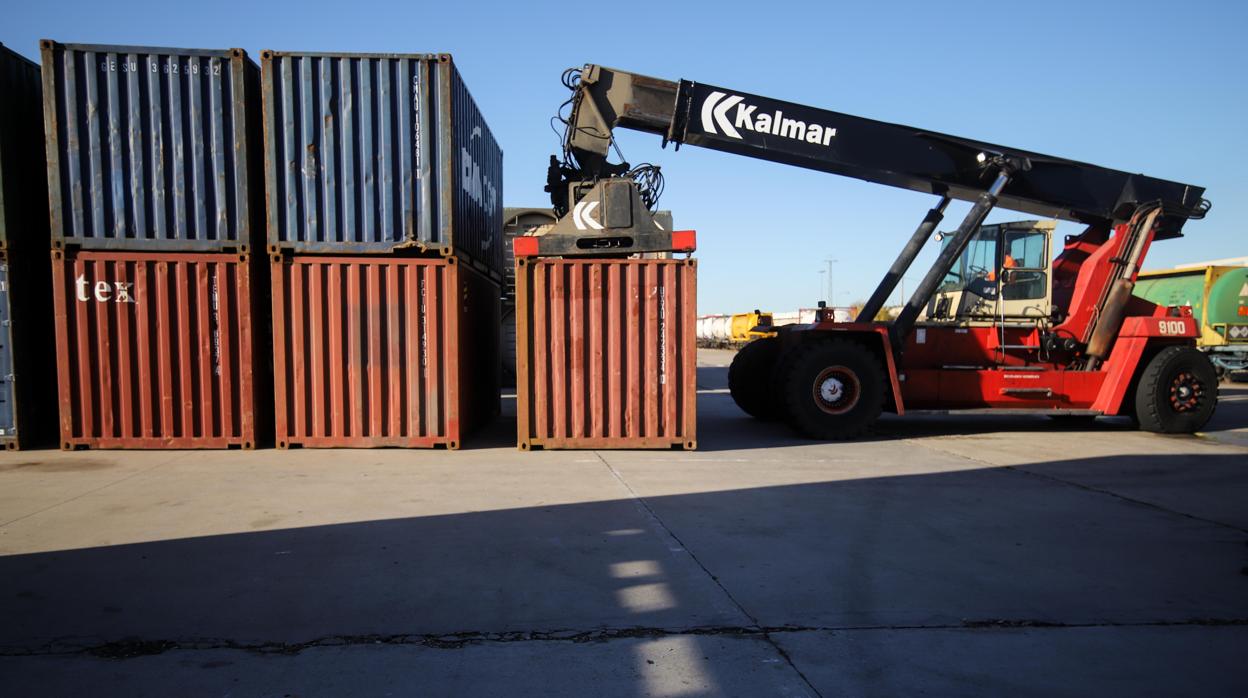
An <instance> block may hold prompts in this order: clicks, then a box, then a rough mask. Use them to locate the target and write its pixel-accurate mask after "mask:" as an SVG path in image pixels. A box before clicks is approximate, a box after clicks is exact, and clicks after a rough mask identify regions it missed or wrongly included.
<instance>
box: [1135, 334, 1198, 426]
mask: <svg viewBox="0 0 1248 698" xmlns="http://www.w3.org/2000/svg"><path fill="white" fill-rule="evenodd" d="M1217 404H1218V375H1217V372H1216V371H1215V370H1214V368H1213V363H1212V362H1210V361H1209V357H1207V356H1205V355H1204V353H1202V352H1200V351H1198V350H1196V349H1195V348H1193V347H1166V348H1165V349H1162V350H1161V352H1160V353H1158V354H1157V355H1156V356H1154V357H1153V358H1152V360H1151V361H1149V362H1148V365H1147V366H1145V367H1144V372H1143V373H1142V374H1140V383H1139V386H1137V388H1136V391H1135V416H1136V418H1137V419H1138V420H1139V422H1140V428H1141V429H1144V430H1145V431H1152V432H1157V433H1160V434H1191V433H1193V432H1195V431H1197V430H1199V429H1200V428H1201V427H1203V426H1205V423H1206V422H1208V421H1209V418H1210V417H1212V416H1213V410H1214V408H1215V407H1217Z"/></svg>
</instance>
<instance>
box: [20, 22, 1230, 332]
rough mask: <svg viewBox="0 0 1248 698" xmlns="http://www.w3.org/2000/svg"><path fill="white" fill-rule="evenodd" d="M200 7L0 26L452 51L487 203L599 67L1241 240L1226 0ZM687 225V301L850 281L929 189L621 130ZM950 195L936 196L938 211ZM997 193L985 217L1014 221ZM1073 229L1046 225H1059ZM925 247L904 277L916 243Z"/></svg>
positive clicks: (717, 307) (179, 41) (843, 295)
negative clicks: (1115, 193) (1089, 166)
mask: <svg viewBox="0 0 1248 698" xmlns="http://www.w3.org/2000/svg"><path fill="white" fill-rule="evenodd" d="M600 5H601V7H602V8H603V10H602V11H601V13H599V14H591V13H587V12H586V11H584V10H583V9H580V8H578V7H577V6H575V5H574V4H569V3H566V2H564V3H524V2H510V3H492V2H455V3H452V2H440V3H427V2H391V3H387V2H368V1H354V2H324V1H323V0H308V1H305V2H287V1H284V0H249V1H247V2H236V1H234V0H217V1H215V2H211V3H194V4H182V3H168V2H161V3H155V2H108V3H101V2H78V1H77V0H75V1H72V2H48V3H31V2H21V3H19V2H17V1H16V0H6V2H5V6H4V9H3V10H2V11H0V13H2V17H3V21H0V42H3V43H4V44H6V45H8V46H10V47H11V48H14V49H15V50H17V51H19V52H22V53H24V54H26V55H27V56H30V57H32V58H37V54H38V51H37V41H38V40H39V39H40V38H52V39H56V40H59V41H64V42H70V41H72V42H93V43H114V44H139V45H157V46H187V47H204V48H218V47H234V46H241V47H243V48H245V49H247V51H248V52H249V53H250V54H251V55H252V56H253V58H256V57H258V56H259V52H260V50H261V49H265V48H272V49H279V50H283V49H284V50H325V51H393V52H433V51H446V52H450V53H452V54H454V56H455V60H456V63H457V64H458V65H459V67H460V70H461V71H462V72H463V74H464V77H465V80H466V81H467V82H468V85H469V87H470V89H471V90H472V92H473V95H474V96H475V97H476V99H477V102H478V103H479V104H480V106H481V108H482V110H483V111H484V113H485V114H486V116H487V119H488V120H489V122H490V125H491V127H492V129H493V131H494V133H495V136H496V137H497V138H498V140H499V142H500V143H501V144H502V146H503V149H504V151H505V182H504V200H505V202H506V203H507V205H511V206H529V205H545V204H546V203H547V200H546V195H545V194H544V193H543V192H542V186H543V185H544V183H545V167H546V161H547V158H548V156H549V155H550V153H552V152H555V151H556V149H557V147H558V143H557V139H556V137H555V135H554V134H553V133H552V132H551V130H550V127H549V124H548V121H549V118H550V116H551V115H552V114H553V113H554V110H555V108H556V107H558V105H559V104H560V103H561V102H563V100H564V99H565V98H566V96H567V93H566V91H565V90H564V88H563V87H562V86H561V85H560V84H559V75H560V73H561V72H562V71H563V69H564V68H567V67H569V66H573V65H581V64H583V63H587V62H593V63H602V64H604V65H609V66H614V67H618V68H622V69H626V70H631V71H636V72H639V73H645V74H649V75H654V76H656V77H662V78H667V79H672V80H676V79H680V78H688V79H693V80H698V81H702V82H708V83H712V84H716V85H722V86H725V87H730V88H736V89H739V90H743V91H747V92H753V93H755V94H762V95H767V96H770V97H775V98H778V99H784V100H788V101H793V102H799V103H803V104H809V105H812V106H817V107H823V108H827V109H833V110H837V111H842V112H847V113H851V114H856V115H860V116H866V117H871V118H875V119H882V120H887V121H896V122H900V123H904V124H909V125H914V126H919V127H922V128H926V129H932V130H936V131H943V132H947V133H952V134H956V135H961V136H967V137H971V138H976V139H980V140H986V141H990V142H996V143H1001V144H1005V145H1010V146H1015V147H1019V148H1025V149H1028V150H1034V151H1038V152H1042V153H1048V154H1052V155H1059V156H1064V157H1070V158H1073V159H1077V160H1083V161H1087V162H1093V163H1097V164H1100V165H1105V166H1108V167H1114V168H1117V169H1124V170H1129V171H1135V172H1144V173H1146V174H1149V175H1153V176H1157V177H1163V178H1166V179H1173V180H1178V181H1181V182H1185V183H1189V184H1196V185H1201V186H1204V187H1206V188H1207V189H1208V193H1207V194H1206V195H1207V196H1208V197H1209V198H1210V199H1211V200H1212V201H1213V210H1212V212H1211V213H1210V215H1209V217H1208V218H1206V219H1205V220H1203V221H1194V222H1192V223H1190V224H1188V226H1187V229H1186V230H1187V236H1186V237H1184V238H1182V239H1179V240H1173V241H1166V242H1164V243H1159V244H1158V245H1156V246H1155V247H1154V248H1153V252H1152V254H1151V255H1150V257H1149V259H1148V260H1147V264H1146V266H1148V267H1150V268H1157V267H1162V266H1172V265H1174V264H1178V263H1183V262H1188V261H1197V260H1204V259H1213V258H1219V257H1231V256H1241V255H1248V226H1245V224H1244V221H1245V220H1248V135H1246V131H1248V129H1246V125H1248V51H1245V50H1244V49H1243V47H1242V36H1243V35H1244V34H1245V32H1246V31H1248V9H1245V8H1248V4H1245V3H1235V2H1229V1H1227V2H1196V1H1192V2H1184V3H1178V2H1174V1H1173V0H1170V1H1169V2H1087V1H1086V0H1085V1H1084V2H1077V3H1065V2H1054V1H1052V0H1049V1H1046V2H1040V3H1026V4H1022V3H1001V2H997V3H978V2H949V3H935V2H918V3H904V2H902V3H885V2H875V3H862V2H857V3H850V4H840V3H833V2H811V3H802V2H784V3H768V2H748V3H744V2H743V3H733V2H718V3H708V4H706V5H700V4H698V3H680V2H660V3H649V2H637V1H635V0H630V2H627V3H625V2H621V3H601V4H600ZM620 145H621V147H622V148H623V150H624V154H625V155H626V156H627V157H628V159H629V160H630V161H631V162H633V163H637V162H642V161H649V162H654V163H657V164H659V165H661V166H662V167H663V170H664V173H665V175H666V178H667V191H666V193H665V195H664V197H663V200H662V202H661V206H662V207H663V208H670V209H671V210H672V211H673V214H674V216H675V221H676V224H677V227H680V228H695V229H697V230H698V241H699V251H698V257H699V258H700V259H701V262H700V266H699V271H700V282H701V283H700V288H699V307H700V311H701V312H703V313H709V312H739V311H744V310H748V309H752V308H755V307H758V308H763V309H771V310H777V311H780V310H786V309H794V308H797V307H799V306H802V307H809V306H812V305H813V304H814V302H815V301H816V300H818V298H819V297H820V295H819V292H820V290H821V286H820V283H821V279H822V278H823V277H821V276H820V275H819V273H818V272H819V270H820V269H822V268H826V265H824V263H823V261H822V260H823V259H825V258H828V257H832V258H835V259H836V260H838V261H837V263H836V264H835V265H834V266H833V270H834V271H833V273H834V286H835V292H836V299H835V303H836V304H838V305H844V304H848V303H850V302H852V301H854V300H857V299H861V298H865V297H866V296H867V295H869V294H870V292H871V290H872V289H873V288H874V285H875V283H876V282H877V280H878V278H879V277H880V276H881V275H882V274H883V272H884V270H885V269H886V268H887V267H888V265H889V264H890V263H891V261H892V259H893V257H894V256H895V254H896V252H897V250H898V249H899V248H900V246H901V244H902V243H903V241H904V240H905V239H906V238H907V237H908V236H909V235H910V233H911V231H912V230H913V229H914V226H915V224H916V223H917V222H918V220H919V219H920V218H921V217H922V215H923V213H924V211H926V210H927V208H928V207H929V206H930V205H931V203H932V198H931V197H927V196H924V195H921V194H915V193H912V192H908V191H901V190H895V189H891V188H888V187H883V186H879V185H872V184H866V183H864V182H859V181H856V180H851V179H847V178H842V177H836V176H834V175H828V174H822V173H817V172H812V171H806V170H801V169H797V168H792V167H786V166H783V165H778V164H773V163H767V162H761V161H755V160H750V159H747V158H742V157H738V156H732V155H726V154H722V153H716V152H712V151H708V150H700V149H697V148H692V147H690V148H684V149H682V150H681V151H680V152H679V153H676V152H673V151H672V150H671V149H670V148H669V149H668V150H662V149H660V147H659V140H658V139H657V138H655V137H653V136H646V135H643V134H635V133H623V134H622V135H621V138H620ZM965 210H966V205H965V204H957V205H955V206H952V207H951V209H950V214H949V216H948V217H947V218H946V224H945V226H944V227H945V228H951V227H953V226H954V225H956V222H957V220H959V219H960V217H961V214H962V213H963V212H965ZM1023 217H1024V216H1020V215H1019V214H1011V213H1010V212H1008V211H998V212H995V213H994V214H993V216H992V218H990V220H997V221H999V220H1014V219H1019V218H1023ZM1073 232H1077V228H1076V227H1075V226H1073V225H1070V224H1064V225H1062V226H1060V227H1059V229H1058V234H1059V236H1060V235H1061V234H1064V233H1073ZM933 247H934V246H932V245H929V249H928V250H927V251H926V252H925V254H924V256H922V257H921V258H920V260H919V262H918V263H916V265H915V271H912V272H911V274H910V277H911V278H912V279H913V281H917V278H918V277H919V276H921V274H922V269H926V267H927V265H928V264H930V260H931V258H932V257H933V256H934V250H933V249H932V248H933Z"/></svg>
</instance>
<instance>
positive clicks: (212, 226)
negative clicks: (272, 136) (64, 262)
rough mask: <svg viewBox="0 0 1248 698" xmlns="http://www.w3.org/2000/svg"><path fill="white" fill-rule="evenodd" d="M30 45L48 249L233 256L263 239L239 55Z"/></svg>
mask: <svg viewBox="0 0 1248 698" xmlns="http://www.w3.org/2000/svg"><path fill="white" fill-rule="evenodd" d="M41 48H42V54H43V86H44V98H45V100H44V120H45V130H46V132H47V134H48V144H47V170H48V182H49V184H50V189H51V196H50V204H51V206H50V208H51V214H52V238H53V244H54V245H56V246H80V247H83V248H86V249H114V250H153V251H166V250H179V251H203V252H211V251H225V250H230V251H239V252H243V251H247V250H248V249H250V247H251V246H252V245H254V244H257V243H258V242H260V241H262V240H263V239H264V237H263V233H262V225H263V218H262V217H261V216H260V215H259V214H261V212H262V210H261V209H260V206H262V205H263V201H262V198H261V197H262V190H261V186H262V182H261V180H260V177H262V176H263V171H262V169H261V168H260V164H261V163H260V157H261V154H260V152H259V150H258V148H259V146H260V137H259V133H258V132H257V129H258V127H259V112H260V101H259V100H260V96H259V68H258V67H257V66H256V64H255V63H253V62H252V61H251V60H249V59H248V58H247V54H246V52H244V51H243V50H242V49H225V50H200V49H182V48H158V47H148V46H110V45H91V44H60V43H57V42H55V41H50V40H44V41H43V42H41Z"/></svg>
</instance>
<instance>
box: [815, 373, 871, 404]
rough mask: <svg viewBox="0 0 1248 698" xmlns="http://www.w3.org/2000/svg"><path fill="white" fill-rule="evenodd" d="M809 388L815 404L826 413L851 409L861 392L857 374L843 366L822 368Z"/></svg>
mask: <svg viewBox="0 0 1248 698" xmlns="http://www.w3.org/2000/svg"><path fill="white" fill-rule="evenodd" d="M811 388H812V390H811V393H812V396H813V397H814V399H815V404H816V405H818V406H819V409H821V410H823V411H824V412H827V413H828V414H844V413H845V412H848V411H849V410H851V409H853V407H854V405H856V404H858V398H859V396H860V395H861V392H862V389H861V385H860V383H859V382H858V376H857V375H855V374H854V372H853V371H851V370H850V369H848V368H846V367H845V366H829V367H827V368H825V369H823V370H822V371H820V372H819V375H818V376H816V377H815V381H814V384H813V385H812V386H811Z"/></svg>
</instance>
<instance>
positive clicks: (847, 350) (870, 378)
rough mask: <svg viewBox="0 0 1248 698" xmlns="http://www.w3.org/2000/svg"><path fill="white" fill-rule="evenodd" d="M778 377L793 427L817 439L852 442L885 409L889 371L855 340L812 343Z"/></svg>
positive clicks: (789, 358)
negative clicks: (887, 373)
mask: <svg viewBox="0 0 1248 698" xmlns="http://www.w3.org/2000/svg"><path fill="white" fill-rule="evenodd" d="M778 374H779V375H780V376H781V380H780V387H781V390H782V391H783V392H782V393H781V394H782V395H783V398H784V411H785V416H787V417H788V420H789V424H790V425H792V426H793V428H794V429H796V430H798V431H799V432H801V433H802V434H805V435H806V436H809V437H811V438H812V439H838V440H839V439H849V438H853V437H855V436H857V435H859V434H861V433H862V432H863V431H865V430H866V429H867V428H868V427H870V426H871V425H872V424H873V423H874V422H875V420H876V419H877V418H878V417H879V416H880V412H881V411H883V409H884V390H885V387H886V386H887V380H886V378H885V375H884V367H883V366H882V365H881V363H880V359H879V357H878V356H876V354H875V352H872V351H871V350H870V349H868V348H866V347H864V346H863V345H861V344H858V343H856V342H852V341H847V340H843V339H833V340H815V341H807V342H806V343H804V344H800V345H798V346H797V347H795V348H794V349H793V350H791V351H790V352H788V353H786V354H785V355H784V357H782V359H781V366H780V368H779V371H778Z"/></svg>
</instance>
